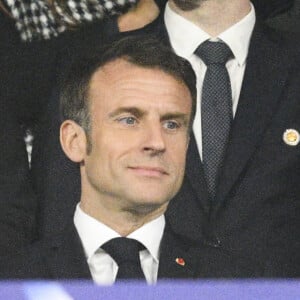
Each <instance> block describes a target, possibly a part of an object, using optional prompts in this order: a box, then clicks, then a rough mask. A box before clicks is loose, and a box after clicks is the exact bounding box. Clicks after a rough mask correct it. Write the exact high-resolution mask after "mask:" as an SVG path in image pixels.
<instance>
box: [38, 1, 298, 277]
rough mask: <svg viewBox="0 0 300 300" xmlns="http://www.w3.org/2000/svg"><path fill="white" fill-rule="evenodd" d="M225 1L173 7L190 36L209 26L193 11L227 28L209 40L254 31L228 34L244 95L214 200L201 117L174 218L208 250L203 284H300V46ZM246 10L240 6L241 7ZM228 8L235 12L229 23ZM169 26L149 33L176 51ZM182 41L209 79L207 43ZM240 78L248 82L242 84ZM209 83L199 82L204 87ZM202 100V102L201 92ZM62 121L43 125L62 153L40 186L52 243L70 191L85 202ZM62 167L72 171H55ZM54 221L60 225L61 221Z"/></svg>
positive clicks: (157, 25) (43, 224)
mask: <svg viewBox="0 0 300 300" xmlns="http://www.w3.org/2000/svg"><path fill="white" fill-rule="evenodd" d="M177 2H178V1H177ZM177 2H176V3H177ZM218 2H220V3H218V4H216V3H215V1H212V0H208V1H205V3H204V2H203V3H201V6H200V7H197V5H196V6H195V8H194V9H193V10H192V11H186V10H183V9H181V8H180V7H178V6H176V4H175V3H173V6H172V7H169V8H168V9H167V10H169V13H170V9H173V10H174V11H175V12H174V11H173V16H174V14H175V15H176V18H179V19H180V20H181V21H182V22H183V23H185V24H189V26H188V25H187V27H186V29H187V30H188V28H190V26H192V27H193V30H195V31H196V32H199V31H198V30H200V29H201V28H202V26H201V24H197V25H196V24H194V23H193V22H192V16H193V14H194V15H197V14H199V16H201V15H202V16H203V18H204V17H206V18H207V20H210V21H211V22H208V24H206V25H207V26H208V25H210V23H211V26H216V27H218V26H221V27H222V28H221V27H220V28H217V29H215V28H209V27H207V28H206V27H205V26H204V25H205V24H204V25H203V27H205V29H206V30H207V31H210V29H211V30H213V31H214V32H213V33H212V34H211V35H209V34H207V33H206V37H207V39H209V38H210V36H213V37H214V38H222V32H224V31H225V32H226V31H227V29H230V28H231V27H239V26H235V25H236V24H241V23H242V27H244V28H246V31H247V33H246V34H245V33H244V31H243V30H241V31H239V30H240V29H237V31H235V32H234V33H233V34H232V33H231V34H230V33H229V35H230V37H229V38H228V32H227V40H228V39H229V41H230V40H231V44H233V48H234V49H232V51H233V54H234V59H232V58H231V61H229V65H230V67H231V69H230V70H229V72H230V74H229V75H230V78H231V77H234V78H235V79H232V82H231V83H232V85H233V89H232V91H233V95H235V96H234V98H233V113H234V114H233V117H234V118H233V121H232V124H231V129H230V134H229V137H228V143H227V149H226V152H225V154H224V158H223V161H222V164H221V167H220V170H219V182H218V185H217V189H216V192H215V196H214V199H210V198H209V195H208V188H207V183H206V177H205V174H204V170H203V165H202V161H201V158H200V157H201V154H202V153H201V150H200V151H199V148H200V143H201V138H199V131H200V126H198V128H197V124H200V123H201V121H199V120H201V118H199V117H200V114H199V112H198V123H197V121H196V123H195V124H196V125H195V126H194V135H193V136H192V138H191V142H190V146H189V149H188V160H187V168H186V169H187V170H186V176H185V180H184V184H183V186H182V189H181V191H180V192H179V194H178V195H177V196H176V197H175V199H174V200H173V201H172V202H171V204H170V205H169V208H168V210H167V212H166V216H167V220H168V223H169V224H170V227H171V228H172V230H173V231H174V232H176V233H177V234H178V235H179V236H181V237H184V236H185V237H186V238H188V239H190V240H194V241H195V242H197V243H199V242H200V243H202V244H203V245H206V247H205V248H204V249H202V250H201V251H199V252H198V258H199V259H200V269H199V270H200V271H201V276H203V277H245V276H246V277H278V276H280V277H283V276H290V277H296V276H299V275H300V270H299V268H300V258H299V253H300V245H299V244H300V241H299V228H300V224H299V220H300V216H299V214H300V213H299V200H298V195H299V194H300V189H299V184H298V183H299V179H300V175H299V144H298V141H299V135H298V134H299V131H300V129H299V113H300V112H299V103H298V102H299V100H298V98H299V96H298V94H299V87H300V84H299V78H300V76H299V70H298V68H299V67H298V66H299V62H298V61H299V57H300V56H299V50H298V49H299V47H298V46H297V45H296V44H295V41H294V40H293V39H292V40H289V39H288V38H286V37H285V36H283V35H281V34H280V33H278V32H275V31H273V30H271V29H269V28H268V27H266V26H265V25H264V24H262V22H261V21H260V20H259V19H258V18H257V20H256V19H255V12H254V10H253V8H251V6H250V3H249V2H248V1H234V2H232V1H231V2H230V3H226V2H228V1H218ZM212 4H213V5H216V7H215V9H211V13H213V12H214V10H215V13H214V18H213V20H211V19H209V17H211V16H210V15H209V14H207V13H208V11H209V10H208V9H209V8H210V5H212ZM222 5H223V6H222ZM237 5H241V7H239V9H236V7H237ZM227 6H228V7H227ZM242 8H243V9H242ZM224 11H226V12H227V11H228V15H227V16H226V19H224V13H223V12H224ZM233 11H234V12H233ZM217 13H218V14H219V15H217ZM171 14H172V12H171ZM178 16H179V17H178ZM199 18H200V17H199ZM244 18H246V21H245V20H243V19H244ZM223 19H224V20H223ZM200 20H201V18H200ZM204 20H205V18H204ZM214 20H218V22H215V21H214ZM219 21H220V22H219ZM240 21H242V22H240ZM164 22H165V20H163V17H161V18H160V19H158V20H157V21H156V22H154V23H153V24H151V25H150V26H148V27H147V28H145V29H144V31H143V33H145V32H152V33H153V32H155V33H156V35H157V36H159V37H160V39H162V40H163V41H164V42H166V43H168V44H170V42H171V44H172V46H174V45H173V41H172V36H171V35H170V36H169V34H168V30H169V28H168V25H167V30H166V29H165V27H166V25H165V23H164ZM224 23H225V24H224ZM245 23H246V24H247V25H246V26H245V25H243V24H245ZM173 24H175V25H174V26H170V27H171V28H173V29H177V30H180V29H181V28H182V23H176V22H174V23H173ZM191 24H192V25H191ZM249 24H250V26H249ZM251 24H252V25H251ZM195 28H197V30H196V29H195ZM202 29H203V28H202ZM202 31H203V30H202ZM215 31H217V33H216V32H215ZM238 32H239V33H238ZM196 35H197V36H199V35H198V34H197V33H196ZM174 36H175V38H176V36H177V37H180V38H181V37H185V36H186V37H187V38H186V39H185V40H184V41H182V42H180V41H179V43H177V44H179V45H182V46H183V47H185V48H187V49H188V48H190V49H189V51H190V53H189V55H188V56H189V57H187V58H188V59H189V58H190V57H192V59H191V60H194V62H195V64H194V67H195V70H196V73H197V76H199V73H198V72H197V70H199V69H200V73H201V67H200V66H201V63H202V64H203V62H201V59H200V58H198V57H195V56H194V54H193V52H194V50H196V48H197V47H198V44H197V43H195V40H194V38H193V37H192V35H189V33H188V32H187V31H184V30H183V33H182V34H181V35H179V34H176V32H175V33H174V34H173V37H174ZM202 36H203V35H202ZM225 36H226V34H225ZM223 37H224V35H223ZM197 39H198V37H197ZM295 40H297V39H295ZM224 42H225V43H226V39H225V40H224ZM193 47H194V49H192V48H193ZM240 48H242V49H243V50H241V49H240ZM174 50H175V51H176V52H177V53H178V54H180V55H181V53H179V52H180V49H179V51H177V49H176V47H174ZM237 58H238V59H237ZM192 63H193V61H192ZM197 64H198V65H197ZM204 70H205V68H204ZM236 70H238V72H237V71H236ZM202 71H203V67H202ZM203 73H204V72H202V76H203V77H204V75H205V74H203ZM200 76H201V75H200ZM236 77H238V78H239V79H238V80H237V81H236ZM202 81H203V79H202V80H201V79H199V78H198V84H199V83H200V85H201V82H202ZM198 90H199V86H198ZM54 99H55V97H54ZM198 99H199V100H198V101H199V103H200V102H201V100H200V90H199V91H198ZM50 106H52V109H50V111H52V112H54V113H53V114H52V115H53V116H54V118H55V117H56V118H58V117H57V116H58V112H57V105H56V104H55V101H53V102H51V103H50ZM196 119H197V116H196ZM49 120H50V119H49V118H48V122H49ZM199 122H200V123H199ZM56 124H57V122H56V121H55V119H51V122H49V123H46V126H44V128H45V130H46V132H47V133H46V134H44V136H47V137H50V138H49V139H48V143H47V144H46V145H47V149H49V152H50V153H56V155H55V157H51V158H50V159H51V161H52V162H53V164H51V163H50V164H48V169H47V172H46V173H45V172H44V173H45V175H43V176H37V177H38V180H41V181H42V184H41V186H43V187H46V189H44V190H43V196H45V195H46V197H41V202H40V205H41V208H42V212H43V214H42V215H41V218H40V230H41V235H42V236H46V237H50V236H51V235H52V234H53V233H54V234H56V232H57V231H58V230H59V224H60V223H61V222H64V218H65V216H66V214H68V213H70V212H71V211H72V209H70V207H74V206H75V202H72V203H71V202H69V201H61V200H59V199H64V198H66V197H68V195H69V194H70V193H72V194H73V196H72V197H71V198H72V199H76V198H77V197H78V195H79V194H80V188H79V186H78V185H76V182H78V180H79V179H78V178H79V177H78V176H76V172H77V171H76V167H75V165H72V164H70V163H67V162H66V161H65V160H64V158H63V156H62V154H61V153H59V152H58V151H56V150H54V151H53V149H57V144H58V142H57V141H56V140H55V139H54V137H55V132H57V131H58V128H57V127H56V126H57V125H56ZM200 132H201V131H200ZM53 133H54V134H53ZM195 135H196V136H197V135H198V139H196V138H195ZM44 146H45V145H44ZM49 152H48V151H43V152H39V153H43V155H44V156H41V157H40V161H42V162H43V161H44V160H45V161H46V160H48V161H49ZM52 165H53V166H52ZM59 165H61V166H63V167H56V166H59ZM49 166H50V167H49ZM41 169H43V170H44V167H43V166H42V168H41ZM62 172H63V174H62ZM66 174H67V175H66ZM75 181H76V182H75ZM74 182H75V183H74ZM68 186H72V189H68V188H67V187H68ZM53 191H54V192H53ZM50 199H51V201H50ZM54 219H55V220H59V222H55V223H54V222H53V221H52V220H54ZM224 253H226V255H227V258H224V255H225V254H224ZM226 255H225V256H226ZM240 265H243V267H242V268H240V267H239V266H240Z"/></svg>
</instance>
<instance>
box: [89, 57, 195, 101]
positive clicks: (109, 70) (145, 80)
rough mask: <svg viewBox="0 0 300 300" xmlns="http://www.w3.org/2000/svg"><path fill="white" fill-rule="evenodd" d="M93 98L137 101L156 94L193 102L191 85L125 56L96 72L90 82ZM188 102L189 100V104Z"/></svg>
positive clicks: (166, 97) (168, 98)
mask: <svg viewBox="0 0 300 300" xmlns="http://www.w3.org/2000/svg"><path fill="white" fill-rule="evenodd" d="M89 96H90V100H91V102H92V103H93V102H94V101H95V100H96V99H98V100H100V99H101V98H102V99H105V100H106V101H107V100H108V99H109V100H110V101H115V100H117V99H120V100H121V99H122V101H124V102H126V101H130V102H134V101H135V100H137V98H138V99H139V100H143V99H144V100H146V99H147V100H149V98H150V99H153V102H154V99H156V98H159V99H165V101H166V102H172V100H174V101H175V102H176V103H177V104H178V103H179V102H187V103H188V105H191V95H190V91H189V89H188V88H187V86H186V85H185V84H184V83H183V82H181V81H180V80H178V79H177V78H175V77H174V76H172V75H170V74H167V73H166V72H164V71H162V70H160V69H158V68H151V67H149V68H147V67H142V66H137V65H134V64H132V63H130V62H127V61H126V60H123V59H118V60H116V61H113V62H110V63H108V64H106V65H105V66H103V67H101V68H100V69H99V70H98V71H96V72H95V73H94V75H93V76H92V78H91V82H90V89H89ZM187 103H186V104H187Z"/></svg>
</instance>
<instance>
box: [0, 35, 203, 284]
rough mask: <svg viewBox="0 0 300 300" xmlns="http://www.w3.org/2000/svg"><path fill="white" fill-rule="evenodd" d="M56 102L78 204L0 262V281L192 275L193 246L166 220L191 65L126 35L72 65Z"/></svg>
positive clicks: (179, 162) (191, 97) (184, 135)
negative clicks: (52, 228)
mask: <svg viewBox="0 0 300 300" xmlns="http://www.w3.org/2000/svg"><path fill="white" fill-rule="evenodd" d="M134 46H138V47H139V49H137V50H136V49H135V47H134ZM60 99H61V110H62V116H63V120H64V121H63V123H62V125H61V127H60V141H61V145H62V148H63V150H64V152H65V154H66V155H67V157H68V158H69V159H71V160H72V161H73V162H75V163H77V164H79V168H80V175H81V196H80V202H79V203H78V205H77V207H76V210H75V214H74V212H73V214H74V218H70V219H68V220H66V223H67V224H68V226H67V228H63V229H62V232H61V233H60V234H58V235H56V236H55V237H54V238H52V239H44V240H43V241H40V242H38V243H37V244H35V245H32V246H31V247H30V248H28V249H26V250H24V251H20V255H19V256H14V257H13V258H12V259H5V261H4V263H3V262H1V263H3V265H1V277H2V278H3V277H4V278H7V277H12V278H56V279H57V278H89V277H92V278H93V280H94V281H95V282H96V283H99V284H112V283H113V282H114V281H115V280H116V278H126V277H127V276H130V278H136V277H138V275H142V277H144V279H146V281H147V282H148V283H150V284H153V283H155V282H156V281H157V277H160V278H191V277H195V276H196V271H197V270H198V267H197V264H196V259H195V258H196V251H197V247H196V246H197V245H196V243H194V242H190V241H189V240H188V239H185V238H183V239H180V238H179V237H178V236H177V235H176V234H175V233H173V231H172V229H171V228H169V226H168V225H167V224H166V222H165V218H164V212H165V210H166V208H167V206H168V203H169V201H170V199H172V198H173V197H174V195H175V194H176V193H177V192H178V190H179V188H180V186H181V183H182V180H183V176H184V169H185V160H186V151H187V147H188V142H189V133H190V130H191V126H192V122H193V119H194V114H195V110H196V88H195V74H194V72H193V70H192V68H191V66H190V64H189V63H188V62H187V61H186V60H184V59H182V58H180V57H178V56H176V55H175V54H174V53H173V52H172V51H171V50H170V49H169V48H168V47H164V46H162V45H161V44H160V43H159V42H158V41H156V40H152V39H149V38H147V37H145V38H140V37H137V38H136V37H132V38H130V37H128V38H125V39H122V40H120V41H117V42H115V43H113V44H111V45H109V46H107V47H106V48H104V49H103V50H101V51H99V50H98V51H96V52H93V53H90V54H89V55H87V56H85V57H83V58H81V59H80V60H78V61H76V62H74V64H72V65H71V67H70V69H69V71H68V74H67V75H66V77H65V78H64V82H63V84H62V88H61V96H60ZM128 243H130V244H129V245H127V244H128ZM132 243H133V244H132ZM127 246H128V247H129V248H127ZM139 247H140V248H139ZM120 249H121V253H118V252H119V250H120ZM134 252H136V254H137V255H138V261H133V262H132V261H131V260H133V258H131V255H132V254H133V253H134ZM119 254H120V255H121V258H119V257H118V255H119ZM129 258H130V259H131V260H130V261H127V259H129ZM119 259H120V260H122V261H119ZM129 270H130V274H128V271H129ZM141 271H142V272H141Z"/></svg>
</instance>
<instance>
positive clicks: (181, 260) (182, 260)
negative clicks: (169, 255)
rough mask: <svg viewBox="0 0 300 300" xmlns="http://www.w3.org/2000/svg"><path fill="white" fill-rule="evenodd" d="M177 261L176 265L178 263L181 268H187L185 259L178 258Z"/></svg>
mask: <svg viewBox="0 0 300 300" xmlns="http://www.w3.org/2000/svg"><path fill="white" fill-rule="evenodd" d="M175 261H176V263H177V264H178V265H180V266H182V267H184V266H185V261H184V259H183V258H182V257H177V258H176V259H175Z"/></svg>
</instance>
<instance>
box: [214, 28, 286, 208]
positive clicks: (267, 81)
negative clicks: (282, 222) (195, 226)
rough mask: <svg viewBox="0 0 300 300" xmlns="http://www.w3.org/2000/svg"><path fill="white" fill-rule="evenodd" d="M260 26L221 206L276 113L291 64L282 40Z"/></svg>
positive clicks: (251, 53)
mask: <svg viewBox="0 0 300 300" xmlns="http://www.w3.org/2000/svg"><path fill="white" fill-rule="evenodd" d="M266 30H268V29H267V28H265V27H263V25H260V24H259V23H258V24H256V26H255V29H254V32H253V36H252V40H251V43H250V49H249V55H248V59H247V67H246V70H245V76H244V80H243V85H242V90H241V95H240V99H239V104H238V109H237V113H236V116H235V119H234V122H233V127H232V130H231V135H230V139H229V145H228V148H227V152H226V157H225V160H224V165H223V169H222V172H221V176H220V178H221V179H220V183H219V186H218V192H217V203H218V204H221V203H222V202H223V201H224V199H225V198H226V196H227V195H228V193H229V192H230V190H231V189H232V187H233V186H234V184H236V183H237V182H238V180H239V177H240V176H241V174H242V172H243V170H244V169H245V168H246V166H247V163H248V162H249V160H250V159H251V157H252V155H253V153H254V152H255V150H256V148H257V147H258V145H259V143H260V141H261V140H262V138H263V135H264V132H265V130H266V128H267V126H268V125H269V124H270V121H271V117H272V115H273V113H274V111H275V110H276V107H277V105H278V102H279V97H280V94H281V91H282V89H283V86H284V84H285V81H286V78H287V74H288V69H289V66H290V64H291V62H290V61H289V60H288V55H287V54H286V53H285V51H283V49H281V48H280V46H279V44H280V41H279V40H278V37H277V36H276V37H274V38H272V39H271V38H270V35H269V34H267V33H266Z"/></svg>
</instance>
